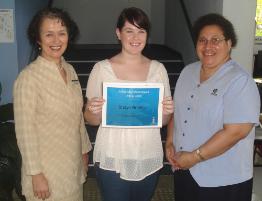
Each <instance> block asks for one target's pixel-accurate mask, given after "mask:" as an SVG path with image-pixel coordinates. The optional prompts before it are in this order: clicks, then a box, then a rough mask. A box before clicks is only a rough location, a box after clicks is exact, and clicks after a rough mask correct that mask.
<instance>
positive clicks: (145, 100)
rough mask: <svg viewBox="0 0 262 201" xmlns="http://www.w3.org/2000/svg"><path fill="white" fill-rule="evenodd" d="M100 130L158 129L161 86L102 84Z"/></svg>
mask: <svg viewBox="0 0 262 201" xmlns="http://www.w3.org/2000/svg"><path fill="white" fill-rule="evenodd" d="M103 96H104V99H105V100H106V102H105V105H104V107H103V115H102V126H104V127H130V128H135V127H161V126H162V104H161V102H162V99H163V84H160V83H104V84H103Z"/></svg>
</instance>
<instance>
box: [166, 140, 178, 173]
mask: <svg viewBox="0 0 262 201" xmlns="http://www.w3.org/2000/svg"><path fill="white" fill-rule="evenodd" d="M165 152H166V158H167V160H168V162H169V163H170V165H171V166H172V169H174V170H178V169H180V168H179V165H178V163H177V162H176V160H175V154H176V151H175V147H174V145H173V142H168V141H166V145H165Z"/></svg>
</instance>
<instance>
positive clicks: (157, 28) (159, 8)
mask: <svg viewBox="0 0 262 201" xmlns="http://www.w3.org/2000/svg"><path fill="white" fill-rule="evenodd" d="M165 9H166V8H165V0H151V23H152V30H151V35H150V43H155V44H164V43H165Z"/></svg>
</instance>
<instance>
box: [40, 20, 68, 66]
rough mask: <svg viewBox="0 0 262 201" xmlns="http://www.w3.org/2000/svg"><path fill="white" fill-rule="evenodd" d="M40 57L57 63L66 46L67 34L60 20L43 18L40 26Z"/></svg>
mask: <svg viewBox="0 0 262 201" xmlns="http://www.w3.org/2000/svg"><path fill="white" fill-rule="evenodd" d="M39 38H40V41H38V44H39V45H40V47H41V49H42V50H41V54H40V55H41V56H42V57H44V58H45V59H47V60H49V61H54V62H55V63H57V64H58V63H59V62H60V60H61V56H62V55H63V53H64V52H65V50H66V48H67V44H68V32H67V29H66V27H65V26H63V25H62V22H61V20H59V19H51V18H45V19H44V20H43V22H42V24H41V26H40V37H39Z"/></svg>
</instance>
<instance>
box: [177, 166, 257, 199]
mask: <svg viewBox="0 0 262 201" xmlns="http://www.w3.org/2000/svg"><path fill="white" fill-rule="evenodd" d="M252 187H253V179H250V180H248V181H245V182H242V183H239V184H234V185H228V186H221V187H200V186H199V185H198V184H197V183H196V181H195V180H194V179H193V177H192V176H191V174H190V172H189V170H179V171H175V173H174V192H175V201H251V199H252Z"/></svg>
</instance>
